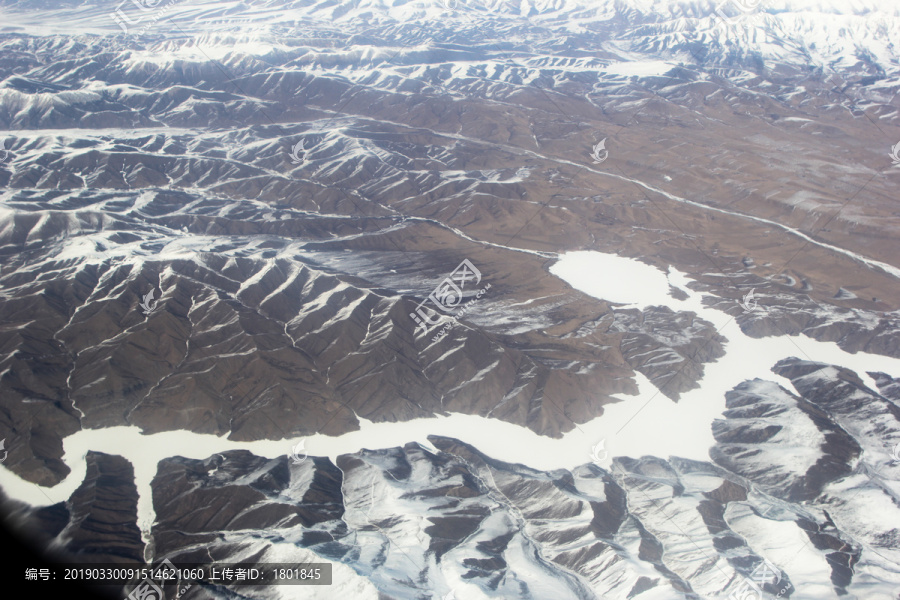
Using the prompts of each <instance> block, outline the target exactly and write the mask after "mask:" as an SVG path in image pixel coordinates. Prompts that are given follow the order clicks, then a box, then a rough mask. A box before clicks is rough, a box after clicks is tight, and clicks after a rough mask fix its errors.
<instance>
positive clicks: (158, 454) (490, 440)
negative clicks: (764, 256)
mask: <svg viewBox="0 0 900 600" xmlns="http://www.w3.org/2000/svg"><path fill="white" fill-rule="evenodd" d="M550 271H551V273H553V274H554V275H556V276H558V277H560V278H562V279H564V280H565V281H567V282H568V283H569V284H570V285H572V286H573V287H575V288H577V289H579V290H581V291H583V292H585V293H587V294H589V295H592V296H595V297H597V298H603V299H605V300H609V301H612V302H619V303H625V304H628V305H631V306H635V307H645V306H659V305H664V306H668V307H670V308H672V309H673V310H676V311H693V312H695V313H697V314H698V315H699V316H700V317H701V318H703V319H706V320H707V321H710V322H711V323H713V324H714V325H715V326H716V328H717V329H719V332H720V333H721V334H722V335H724V336H725V337H726V338H727V339H728V343H727V345H726V348H725V349H726V355H725V356H724V357H723V358H720V359H719V360H717V361H716V362H715V363H711V364H707V365H706V367H705V372H704V377H703V380H702V382H701V384H700V387H699V388H698V389H695V390H693V391H690V392H687V393H685V394H682V396H681V400H680V401H679V402H678V403H675V402H672V401H671V400H669V399H668V398H666V397H665V396H663V395H662V394H659V393H658V391H657V389H656V388H655V387H654V386H653V384H651V383H650V382H649V381H648V380H647V379H646V378H645V377H643V376H642V375H640V374H637V382H638V385H639V389H640V393H639V396H638V397H634V396H621V398H622V399H623V402H621V403H618V404H613V405H608V406H607V407H606V412H605V414H604V415H603V416H602V417H600V418H597V419H594V420H593V421H591V422H589V423H586V424H583V425H580V427H579V429H575V430H573V431H571V432H569V433H568V434H567V435H565V436H564V437H562V438H561V439H551V438H547V437H544V436H540V435H536V434H535V433H533V432H532V431H530V430H528V429H526V428H524V427H520V426H517V425H512V424H509V423H505V422H502V421H497V420H494V419H487V418H483V417H476V416H470V415H462V414H452V415H450V416H447V417H437V418H430V419H417V420H414V421H409V422H406V423H372V422H368V421H364V420H362V419H361V420H360V421H361V423H362V428H361V429H360V430H359V431H355V432H351V433H347V434H344V435H342V436H339V437H327V436H322V435H315V436H311V437H308V438H305V449H306V450H307V452H308V453H309V454H310V455H312V456H328V457H331V459H332V461H334V460H335V459H336V457H337V456H338V455H341V454H348V453H353V452H357V451H359V450H360V449H363V448H368V449H377V448H389V447H394V446H398V445H403V444H405V443H407V442H410V441H417V442H420V443H421V444H423V445H424V446H426V447H429V448H431V445H430V444H429V443H428V441H427V436H428V435H433V434H434V435H443V436H449V437H454V438H457V439H459V440H462V441H463V442H466V443H469V444H471V445H473V446H475V447H476V448H478V449H479V450H480V451H482V452H484V453H485V454H487V455H489V456H491V457H493V458H496V459H500V460H504V461H508V462H515V463H522V464H525V465H528V466H530V467H533V468H537V469H544V470H547V469H556V468H571V467H575V466H577V465H581V464H584V463H587V462H590V461H591V456H590V452H591V448H592V447H593V446H594V445H595V444H597V443H598V442H599V441H600V440H604V444H605V450H606V459H605V461H604V463H606V464H608V463H609V461H610V460H611V459H612V458H614V457H617V456H631V457H639V456H644V455H653V456H660V457H664V458H668V457H669V456H680V457H684V458H689V459H696V460H707V459H708V458H709V456H708V451H709V448H710V447H711V446H712V445H713V437H712V432H711V423H712V421H713V420H714V419H716V418H718V417H719V416H720V415H721V413H722V411H723V410H724V408H725V392H726V391H728V390H730V389H731V388H733V387H734V386H736V385H738V384H739V383H741V382H742V381H744V380H746V379H753V378H757V377H759V378H764V379H768V380H772V381H776V382H778V383H780V384H781V385H783V386H784V387H786V388H787V389H789V390H791V391H793V387H792V386H791V384H790V382H789V381H788V380H786V379H784V378H781V377H779V376H776V375H775V374H774V373H772V372H771V368H772V366H774V365H775V363H776V362H778V361H779V360H781V359H783V358H788V357H792V356H796V357H798V358H803V359H807V358H808V359H811V360H815V361H822V362H827V363H831V364H835V365H840V366H844V367H847V368H849V369H852V370H853V371H855V372H856V373H857V374H858V375H859V376H860V377H861V378H862V379H863V381H865V382H866V383H867V385H869V386H871V387H873V388H874V382H873V381H872V380H871V378H870V377H868V375H866V371H883V372H887V373H891V374H893V375H894V376H898V375H900V360H897V359H892V358H888V357H884V356H878V355H872V354H864V353H857V354H850V353H847V352H844V351H843V350H841V349H840V348H839V347H838V346H837V344H834V343H823V342H817V341H815V340H813V339H810V338H808V337H805V336H797V337H793V338H789V337H786V336H781V337H771V338H766V339H753V338H750V337H747V336H746V335H744V334H743V333H742V332H741V330H740V328H739V327H738V325H737V323H736V322H735V321H734V319H733V317H731V316H729V315H728V314H726V313H724V312H722V311H719V310H714V309H710V308H707V307H704V306H703V305H702V303H701V294H699V293H696V292H694V291H692V290H690V289H689V288H688V287H687V286H686V283H687V282H688V280H687V279H686V278H685V276H684V275H682V274H681V273H679V272H677V271H675V270H674V269H671V270H670V271H669V273H663V272H662V271H660V270H658V269H656V268H654V267H650V266H648V265H645V264H643V263H641V262H639V261H636V260H633V259H628V258H622V257H619V256H616V255H611V254H602V253H599V252H573V253H568V254H565V255H563V256H562V257H561V258H560V260H559V261H558V262H557V263H556V264H554V265H553V267H551V269H550ZM670 284H671V285H672V286H674V287H677V288H679V289H681V290H683V291H684V292H685V293H686V294H687V295H688V298H687V299H686V300H677V299H675V298H673V297H672V296H671V295H670V293H669V286H670ZM645 405H646V406H645ZM626 424H627V425H626ZM299 441H300V440H299V439H297V440H281V441H259V442H234V441H230V440H228V439H226V438H225V437H217V436H213V435H201V434H197V433H192V432H188V431H172V432H167V433H158V434H154V435H141V433H140V431H139V430H138V428H136V427H113V428H107V429H100V430H82V431H79V432H77V433H75V434H73V435H71V436H69V437H68V438H66V439H65V440H64V443H63V447H64V452H65V454H64V456H63V460H64V461H65V462H66V464H67V465H68V466H69V468H70V469H72V472H71V474H70V475H69V476H68V477H67V478H66V479H65V480H64V481H63V482H61V483H59V484H58V485H56V486H54V487H52V488H41V487H39V486H37V485H35V484H32V483H29V482H26V481H24V480H22V479H20V478H19V477H17V476H16V475H14V474H13V473H12V472H10V471H9V470H8V469H6V468H0V486H2V487H3V490H4V492H5V493H6V494H7V495H9V496H10V497H12V498H14V499H17V500H20V501H23V502H26V503H28V504H31V505H34V506H46V505H49V504H51V503H56V502H60V501H63V500H65V499H67V498H68V497H69V496H70V495H71V494H72V492H73V491H74V490H75V489H76V488H77V487H78V486H79V485H80V484H81V482H82V480H83V479H84V474H85V470H86V464H85V455H86V454H87V452H88V451H89V450H94V451H98V452H105V453H108V454H117V455H120V456H124V457H125V458H127V459H128V460H129V461H131V463H132V464H133V465H134V468H135V478H136V481H137V486H138V492H139V494H140V499H139V503H138V519H139V525H140V527H141V529H142V530H144V531H146V530H147V529H149V526H150V525H151V524H152V522H153V519H154V513H153V508H152V505H151V502H150V498H151V494H150V481H151V479H152V478H153V476H154V474H155V473H156V465H157V463H158V462H159V461H160V460H162V459H164V458H167V457H170V456H184V457H187V458H195V459H203V458H207V457H209V456H212V455H213V454H216V453H219V452H224V451H227V450H234V449H243V450H249V451H250V452H252V453H254V454H256V455H259V456H265V457H270V458H274V457H276V456H279V455H284V454H288V453H289V452H290V450H291V447H292V446H293V445H294V444H296V443H297V442H299ZM13 444H15V440H13V439H9V440H7V447H11V446H12V445H13ZM601 464H602V463H601Z"/></svg>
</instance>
